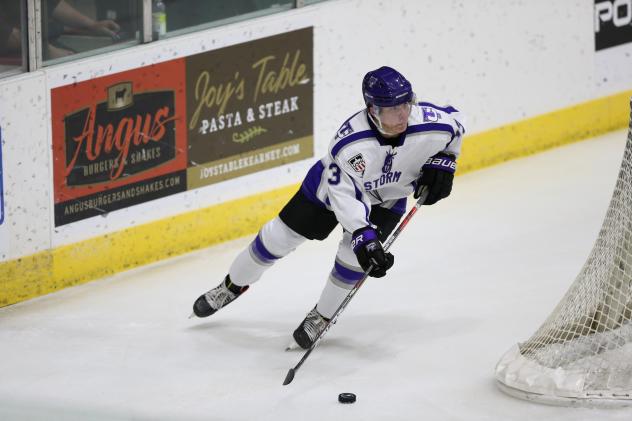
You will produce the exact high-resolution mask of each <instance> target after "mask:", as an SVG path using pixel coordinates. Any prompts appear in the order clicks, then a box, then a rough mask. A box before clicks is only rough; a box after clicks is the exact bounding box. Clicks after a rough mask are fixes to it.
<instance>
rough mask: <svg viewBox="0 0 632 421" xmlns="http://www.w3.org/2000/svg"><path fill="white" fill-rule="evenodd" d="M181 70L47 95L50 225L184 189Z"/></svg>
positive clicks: (155, 70)
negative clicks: (50, 135)
mask: <svg viewBox="0 0 632 421" xmlns="http://www.w3.org/2000/svg"><path fill="white" fill-rule="evenodd" d="M184 65H185V63H184V60H182V59H178V60H172V61H168V62H165V63H160V64H156V65H152V66H146V67H142V68H139V69H135V70H131V71H127V72H121V73H117V74H115V75H111V76H106V77H101V78H96V79H92V80H88V81H85V82H80V83H75V84H72V85H67V86H62V87H59V88H56V89H53V90H52V91H51V110H52V120H53V121H52V131H53V158H54V162H53V176H54V187H55V194H54V198H55V226H60V225H64V224H68V223H70V222H74V221H78V220H82V219H85V218H89V217H92V216H96V215H102V214H105V213H107V212H110V211H113V210H117V209H121V208H125V207H128V206H131V205H135V204H138V203H143V202H147V201H149V200H154V199H158V198H161V197H165V196H167V195H170V194H174V193H178V192H182V191H185V190H186V162H187V158H186V148H187V144H186V111H185V106H186V102H185V96H184V93H185V78H184V76H185V68H184Z"/></svg>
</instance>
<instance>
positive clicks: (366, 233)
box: [351, 226, 395, 278]
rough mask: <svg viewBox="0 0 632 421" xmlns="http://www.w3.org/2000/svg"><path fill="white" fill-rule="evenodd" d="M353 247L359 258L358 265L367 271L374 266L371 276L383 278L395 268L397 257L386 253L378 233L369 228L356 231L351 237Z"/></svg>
mask: <svg viewBox="0 0 632 421" xmlns="http://www.w3.org/2000/svg"><path fill="white" fill-rule="evenodd" d="M351 247H352V248H353V252H354V253H355V254H356V256H357V258H358V263H360V266H362V269H364V270H365V271H366V270H367V269H368V268H369V266H371V265H373V268H372V269H371V272H369V276H373V277H374V278H381V277H382V276H384V275H386V271H387V270H389V269H390V268H391V266H393V262H394V261H395V257H393V255H392V254H391V253H385V252H384V249H383V248H382V243H380V240H378V238H377V232H375V230H374V229H373V228H371V227H369V226H367V227H364V228H360V229H359V230H356V231H354V233H353V234H352V236H351Z"/></svg>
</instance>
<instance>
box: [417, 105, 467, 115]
mask: <svg viewBox="0 0 632 421" xmlns="http://www.w3.org/2000/svg"><path fill="white" fill-rule="evenodd" d="M417 105H419V106H421V107H432V108H434V109H435V110H439V111H443V112H444V113H448V114H452V113H458V112H459V110H457V109H456V108H454V107H453V106H451V105H448V106H447V107H438V106H436V105H434V104H432V103H430V102H419V103H418V104H417Z"/></svg>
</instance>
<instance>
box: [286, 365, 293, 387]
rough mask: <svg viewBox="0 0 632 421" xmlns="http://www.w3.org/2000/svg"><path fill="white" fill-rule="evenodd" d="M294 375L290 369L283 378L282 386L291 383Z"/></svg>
mask: <svg viewBox="0 0 632 421" xmlns="http://www.w3.org/2000/svg"><path fill="white" fill-rule="evenodd" d="M294 374H295V371H294V369H293V368H290V371H288V372H287V376H285V380H283V386H287V385H288V384H290V383H292V380H294Z"/></svg>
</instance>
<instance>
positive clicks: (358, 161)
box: [347, 153, 366, 174]
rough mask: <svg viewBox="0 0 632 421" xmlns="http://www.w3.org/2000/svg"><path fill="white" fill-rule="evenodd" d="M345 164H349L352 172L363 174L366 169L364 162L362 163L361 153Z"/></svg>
mask: <svg viewBox="0 0 632 421" xmlns="http://www.w3.org/2000/svg"><path fill="white" fill-rule="evenodd" d="M347 162H348V163H349V165H351V168H353V171H355V172H357V173H360V174H364V170H365V169H366V162H365V161H364V157H363V156H362V154H361V153H359V154H357V155H356V156H354V157H353V158H351V159H350V160H348V161H347Z"/></svg>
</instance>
